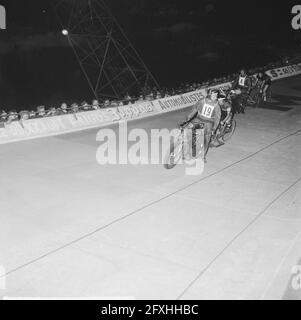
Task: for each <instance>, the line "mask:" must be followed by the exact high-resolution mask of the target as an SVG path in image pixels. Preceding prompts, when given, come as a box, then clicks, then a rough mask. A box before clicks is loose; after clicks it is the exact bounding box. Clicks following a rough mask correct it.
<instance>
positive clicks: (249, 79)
mask: <svg viewBox="0 0 301 320" xmlns="http://www.w3.org/2000/svg"><path fill="white" fill-rule="evenodd" d="M246 83H247V86H248V91H247V92H248V94H250V92H251V87H252V85H251V83H252V80H251V78H250V77H248V78H247V81H246Z"/></svg>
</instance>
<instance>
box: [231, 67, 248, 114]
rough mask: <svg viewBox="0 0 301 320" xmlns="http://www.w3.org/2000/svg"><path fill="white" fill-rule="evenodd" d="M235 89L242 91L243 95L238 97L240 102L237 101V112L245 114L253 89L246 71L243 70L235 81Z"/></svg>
mask: <svg viewBox="0 0 301 320" xmlns="http://www.w3.org/2000/svg"><path fill="white" fill-rule="evenodd" d="M232 87H233V89H234V90H235V89H240V90H241V94H240V95H239V96H238V100H237V101H235V104H236V106H235V107H236V110H235V111H236V112H238V113H245V107H246V104H247V100H248V97H249V95H250V92H251V89H252V81H251V79H250V77H249V76H248V74H247V73H246V71H245V69H242V70H241V71H240V73H239V75H238V77H237V78H236V79H235V80H234V83H233V86H232Z"/></svg>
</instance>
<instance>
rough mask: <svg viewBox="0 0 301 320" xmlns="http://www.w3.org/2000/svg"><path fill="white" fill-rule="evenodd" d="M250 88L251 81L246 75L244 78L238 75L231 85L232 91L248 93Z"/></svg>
mask: <svg viewBox="0 0 301 320" xmlns="http://www.w3.org/2000/svg"><path fill="white" fill-rule="evenodd" d="M251 87H252V80H251V79H250V77H249V76H248V75H245V76H242V75H239V76H238V77H237V78H236V79H235V81H234V83H233V89H237V88H239V89H241V90H242V91H243V92H246V93H250V91H251Z"/></svg>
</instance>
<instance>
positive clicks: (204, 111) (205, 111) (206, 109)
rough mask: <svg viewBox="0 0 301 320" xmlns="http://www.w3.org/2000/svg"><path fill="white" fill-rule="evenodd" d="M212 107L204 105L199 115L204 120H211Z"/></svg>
mask: <svg viewBox="0 0 301 320" xmlns="http://www.w3.org/2000/svg"><path fill="white" fill-rule="evenodd" d="M213 110H214V107H213V106H210V105H209V104H204V106H203V109H202V113H201V115H202V116H203V117H205V118H211V117H212V113H213Z"/></svg>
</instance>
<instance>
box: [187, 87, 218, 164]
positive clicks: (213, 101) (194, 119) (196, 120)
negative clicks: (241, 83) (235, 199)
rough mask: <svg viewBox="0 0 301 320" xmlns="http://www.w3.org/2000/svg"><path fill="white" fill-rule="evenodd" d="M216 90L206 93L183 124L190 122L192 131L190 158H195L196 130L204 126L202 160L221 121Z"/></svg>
mask: <svg viewBox="0 0 301 320" xmlns="http://www.w3.org/2000/svg"><path fill="white" fill-rule="evenodd" d="M217 98H218V90H216V89H213V90H210V91H209V92H208V95H207V97H206V98H204V99H202V100H200V101H198V102H197V103H196V104H195V105H194V107H193V108H192V111H191V113H190V114H189V115H188V116H187V120H186V121H185V122H184V123H188V122H191V123H192V124H193V129H192V156H193V157H195V156H196V130H197V129H200V128H201V127H202V124H203V125H204V132H205V134H204V153H205V154H204V160H205V157H206V154H207V152H208V147H209V143H210V140H211V136H212V135H214V134H215V132H216V129H217V127H218V125H219V122H220V119H221V109H220V106H219V103H218V99H217Z"/></svg>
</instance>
